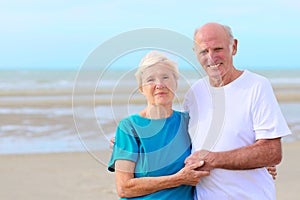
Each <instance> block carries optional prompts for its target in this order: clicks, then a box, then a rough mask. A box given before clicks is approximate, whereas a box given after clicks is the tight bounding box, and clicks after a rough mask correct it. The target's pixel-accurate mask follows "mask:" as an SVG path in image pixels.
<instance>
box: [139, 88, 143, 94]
mask: <svg viewBox="0 0 300 200" xmlns="http://www.w3.org/2000/svg"><path fill="white" fill-rule="evenodd" d="M139 91H140V93H142V94H143V92H144V91H143V87H142V86H140V87H139Z"/></svg>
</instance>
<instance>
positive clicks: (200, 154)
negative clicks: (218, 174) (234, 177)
mask: <svg viewBox="0 0 300 200" xmlns="http://www.w3.org/2000/svg"><path fill="white" fill-rule="evenodd" d="M213 159H214V153H213V152H210V151H207V150H200V151H196V152H194V153H192V154H191V155H190V156H189V157H187V158H186V159H185V162H184V163H185V164H186V165H187V166H189V165H193V164H195V163H199V162H202V161H204V163H205V164H204V165H202V166H201V167H199V168H197V170H201V171H210V170H212V169H214V167H213V165H212V161H213Z"/></svg>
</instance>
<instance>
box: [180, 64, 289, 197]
mask: <svg viewBox="0 0 300 200" xmlns="http://www.w3.org/2000/svg"><path fill="white" fill-rule="evenodd" d="M184 107H185V109H186V111H188V112H189V115H190V122H189V133H190V135H191V139H192V146H193V150H192V151H197V150H200V149H206V150H209V151H226V150H232V149H236V148H239V147H243V146H247V145H250V144H253V143H254V142H255V141H256V140H257V139H263V138H264V139H269V138H278V137H282V136H286V135H288V134H291V132H290V130H289V128H288V126H287V123H286V121H285V119H284V117H283V115H282V113H281V111H280V108H279V105H278V103H277V100H276V98H275V96H274V93H273V89H272V86H271V84H270V82H269V81H268V80H267V79H266V78H264V77H262V76H259V75H257V74H254V73H252V72H249V71H247V70H245V71H244V72H243V74H242V75H241V76H240V77H238V78H237V79H236V80H234V81H233V82H231V83H230V84H228V85H226V86H224V87H219V88H216V87H211V86H210V85H209V82H208V77H205V78H203V79H201V80H199V81H197V82H196V83H195V84H194V85H193V86H192V87H191V89H190V90H189V91H188V93H187V95H186V98H185V102H184ZM207 136H209V137H207ZM224 159H226V158H224ZM196 188H197V198H198V199H201V200H207V199H208V200H210V199H222V200H226V199H231V200H241V199H243V200H247V199H255V200H256V199H264V200H266V199H276V197H275V186H274V182H273V179H272V177H271V175H270V174H269V173H268V172H267V170H266V169H265V168H259V169H254V170H224V169H214V170H212V171H211V174H210V176H208V177H203V178H202V179H201V181H200V183H199V184H198V185H197V187H196Z"/></svg>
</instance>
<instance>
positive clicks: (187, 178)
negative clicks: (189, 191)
mask: <svg viewBox="0 0 300 200" xmlns="http://www.w3.org/2000/svg"><path fill="white" fill-rule="evenodd" d="M203 165H204V161H200V162H198V163H193V164H191V165H186V166H185V167H184V168H182V169H181V170H180V171H179V172H177V173H176V174H175V175H176V176H178V177H179V179H180V180H181V181H182V184H184V185H192V186H195V185H197V184H198V183H199V181H200V179H201V177H203V176H209V174H210V172H209V171H200V170H197V168H200V167H201V166H203Z"/></svg>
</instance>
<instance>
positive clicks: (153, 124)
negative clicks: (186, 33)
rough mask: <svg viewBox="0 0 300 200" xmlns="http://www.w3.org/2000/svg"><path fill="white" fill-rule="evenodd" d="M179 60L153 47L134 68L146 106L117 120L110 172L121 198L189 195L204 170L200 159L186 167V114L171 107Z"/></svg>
mask: <svg viewBox="0 0 300 200" xmlns="http://www.w3.org/2000/svg"><path fill="white" fill-rule="evenodd" d="M178 77H179V75H178V69H177V64H176V63H175V62H173V61H171V60H169V59H168V58H167V57H166V56H164V55H163V54H162V53H160V52H157V51H152V52H150V53H148V54H147V55H146V56H145V57H144V58H143V59H142V61H141V62H140V64H139V67H138V70H137V72H136V79H137V82H138V85H139V91H140V92H141V93H142V94H143V95H144V96H145V98H146V99H147V106H146V107H145V109H143V110H142V111H140V112H139V113H137V114H134V115H131V116H129V117H127V118H125V119H122V120H121V121H120V123H119V125H118V128H117V131H116V137H115V144H114V147H113V153H112V156H111V160H110V162H109V164H108V169H109V170H110V171H115V176H116V185H117V192H118V195H119V196H120V197H121V198H122V199H131V198H134V197H136V198H134V199H193V193H194V187H193V186H194V185H196V184H197V183H198V182H199V181H200V178H201V177H202V176H207V175H209V172H207V171H197V170H196V169H197V168H198V167H200V166H201V165H203V162H200V163H198V164H194V165H192V166H188V167H184V160H185V158H186V157H187V156H188V155H190V151H191V143H190V138H189V135H188V120H189V117H188V114H187V113H182V112H179V111H175V110H173V109H172V103H173V99H174V92H175V90H176V89H177V80H178Z"/></svg>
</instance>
